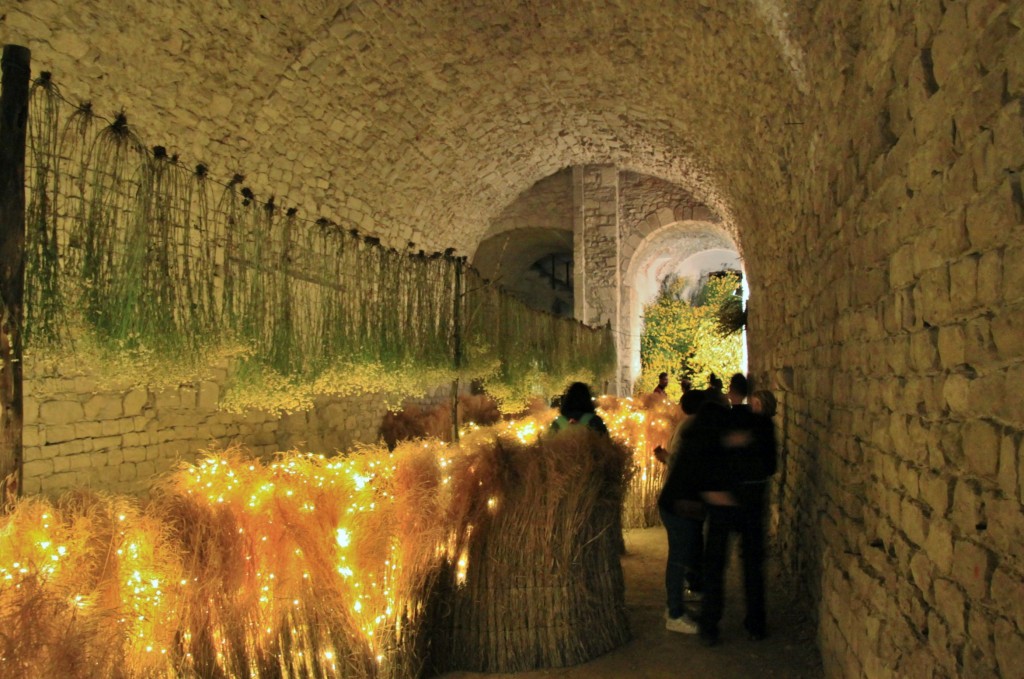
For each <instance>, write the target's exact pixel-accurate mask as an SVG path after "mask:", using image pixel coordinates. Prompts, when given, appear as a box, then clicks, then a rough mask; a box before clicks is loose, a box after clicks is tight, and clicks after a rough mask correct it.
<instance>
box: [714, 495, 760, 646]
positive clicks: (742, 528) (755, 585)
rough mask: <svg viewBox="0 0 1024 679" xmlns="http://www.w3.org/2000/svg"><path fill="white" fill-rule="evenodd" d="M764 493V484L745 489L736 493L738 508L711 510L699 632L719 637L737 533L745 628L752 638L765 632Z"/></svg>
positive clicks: (715, 508) (718, 507) (715, 637)
mask: <svg viewBox="0 0 1024 679" xmlns="http://www.w3.org/2000/svg"><path fill="white" fill-rule="evenodd" d="M764 490H765V484H763V483H761V484H752V485H748V486H744V487H743V488H742V490H740V491H739V492H738V493H737V500H739V502H740V505H739V506H737V507H721V506H714V505H712V506H709V507H708V537H707V544H706V545H705V546H704V600H703V602H702V605H701V613H700V621H699V622H700V633H701V636H703V637H705V638H708V639H717V638H718V623H719V621H721V619H722V610H723V609H724V607H725V567H726V564H727V563H728V561H729V536H730V535H731V534H732V533H738V534H739V536H740V545H741V549H742V551H741V552H740V557H741V559H742V561H743V588H744V594H745V595H746V604H747V615H746V617H745V618H744V620H743V626H744V627H745V628H746V629H747V632H749V633H750V634H752V635H757V636H764V634H765V632H766V621H765V605H764V544H765V538H764Z"/></svg>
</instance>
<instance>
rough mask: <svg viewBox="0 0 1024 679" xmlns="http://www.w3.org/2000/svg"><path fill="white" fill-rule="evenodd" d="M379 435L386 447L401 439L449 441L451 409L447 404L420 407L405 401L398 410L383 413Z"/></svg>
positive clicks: (390, 446) (394, 444)
mask: <svg viewBox="0 0 1024 679" xmlns="http://www.w3.org/2000/svg"><path fill="white" fill-rule="evenodd" d="M380 435H381V438H383V439H384V443H385V444H386V445H387V447H388V448H390V449H393V448H394V447H395V446H396V445H398V443H399V442H401V441H411V440H413V439H422V438H432V439H438V440H441V441H450V440H451V438H452V411H451V408H449V407H448V406H447V405H439V406H436V407H433V408H422V407H420V406H418V405H416V404H415V403H405V404H403V405H402V407H401V409H400V410H389V411H388V412H386V413H384V419H383V420H381V423H380Z"/></svg>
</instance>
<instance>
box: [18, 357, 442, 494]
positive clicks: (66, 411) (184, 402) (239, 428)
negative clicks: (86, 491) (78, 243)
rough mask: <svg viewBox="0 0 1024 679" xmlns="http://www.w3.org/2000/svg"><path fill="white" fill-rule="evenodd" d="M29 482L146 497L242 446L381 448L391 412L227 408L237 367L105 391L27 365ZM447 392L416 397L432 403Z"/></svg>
mask: <svg viewBox="0 0 1024 679" xmlns="http://www.w3.org/2000/svg"><path fill="white" fill-rule="evenodd" d="M26 368H27V370H26V375H25V396H24V414H25V428H24V460H25V462H24V479H23V484H24V486H23V488H24V492H25V493H27V494H36V493H43V494H47V495H55V494H58V493H60V492H61V491H64V490H68V489H71V488H79V487H88V488H92V489H96V490H105V491H111V492H118V493H131V494H144V493H145V492H146V491H147V489H148V488H149V487H150V486H151V485H152V483H153V481H154V480H155V479H156V478H157V477H159V475H161V474H163V473H164V472H166V471H168V470H170V469H172V468H173V467H174V466H175V465H176V464H177V463H178V462H179V461H185V462H193V461H195V459H196V456H197V453H198V452H199V451H201V450H211V449H216V448H223V447H227V446H229V445H233V444H240V445H242V446H243V447H244V448H245V449H247V450H248V451H249V453H250V454H252V455H254V456H257V457H262V458H264V459H266V458H269V456H271V455H272V454H273V453H275V452H277V451H284V450H293V449H296V450H301V451H306V452H314V453H324V454H333V453H335V452H337V451H346V450H349V449H350V448H351V447H352V446H353V445H354V444H356V443H372V442H375V441H376V440H377V438H378V435H379V430H380V424H381V420H382V418H383V416H384V413H385V412H386V408H387V406H386V404H385V401H384V398H383V396H382V395H379V394H369V395H360V396H349V397H319V398H317V399H316V401H315V404H314V405H315V407H314V408H313V409H312V410H310V411H307V412H299V413H293V414H290V415H284V416H282V417H278V416H275V415H271V414H268V413H264V412H260V411H251V412H248V413H245V414H243V415H238V414H233V413H227V412H222V411H220V410H218V408H217V403H218V400H219V398H220V396H221V395H222V393H223V390H224V387H225V384H226V383H227V381H228V379H229V378H230V372H231V365H230V363H229V362H224V363H222V364H221V365H219V366H216V367H214V368H213V369H212V370H211V371H210V374H209V376H208V379H204V380H199V381H196V382H192V383H188V384H182V385H180V386H177V387H174V388H167V389H146V388H132V389H118V388H116V387H100V386H99V385H98V384H97V380H96V379H95V378H94V377H90V376H86V375H76V376H65V375H60V374H57V373H50V374H47V373H44V372H43V371H42V370H37V369H34V368H33V366H32V363H31V361H29V362H28V363H27V364H26ZM448 393H449V390H448V388H447V387H441V388H439V389H438V390H436V392H434V393H431V394H428V395H426V396H424V397H422V398H420V399H417V400H415V402H416V403H417V404H419V405H423V406H427V405H432V404H435V403H438V402H441V401H443V400H446V399H447V396H448Z"/></svg>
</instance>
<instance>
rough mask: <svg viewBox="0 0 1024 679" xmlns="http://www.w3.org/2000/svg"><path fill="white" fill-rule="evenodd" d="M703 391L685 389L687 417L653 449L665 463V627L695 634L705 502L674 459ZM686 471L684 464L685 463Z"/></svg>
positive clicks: (661, 509) (660, 504) (661, 507)
mask: <svg viewBox="0 0 1024 679" xmlns="http://www.w3.org/2000/svg"><path fill="white" fill-rule="evenodd" d="M704 397H705V392H704V391H703V390H701V391H693V390H691V391H688V392H686V393H685V394H683V397H682V398H681V399H680V406H681V407H682V409H683V413H684V414H685V415H686V418H685V419H684V420H683V421H682V422H680V423H679V428H678V430H677V431H676V433H675V434H673V436H672V442H671V443H670V444H669V450H665V449H664V448H660V447H659V448H657V449H655V456H656V457H657V458H658V459H659V460H660V461H662V462H664V463H666V464H667V465H668V470H667V472H666V475H665V485H664V486H663V487H662V492H661V495H660V496H659V498H658V514H659V515H660V516H661V523H662V525H663V526H665V533H666V536H667V538H668V559H667V561H666V563H665V594H666V609H665V628H666V629H668V630H670V631H672V632H681V633H683V634H696V633H697V623H696V621H694V620H693V619H692V618H690V617H689V616H687V615H685V613H686V606H685V604H686V602H687V601H692V602H695V601H699V600H700V598H701V596H702V594H701V592H702V590H703V579H702V576H701V573H702V571H703V559H704V503H703V502H702V501H701V499H700V495H699V494H698V493H697V492H696V491H694V490H693V489H692V488H690V487H688V486H687V485H686V483H685V479H683V477H682V474H684V473H685V471H682V472H677V471H676V470H677V462H678V461H679V459H680V458H681V457H682V456H683V455H684V454H685V452H684V449H685V447H686V442H687V437H688V431H689V429H690V426H691V425H692V423H693V420H694V418H695V416H696V414H697V412H698V411H699V410H700V407H701V405H702V404H703V402H704ZM684 470H685V466H684Z"/></svg>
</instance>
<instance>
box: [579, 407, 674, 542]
mask: <svg viewBox="0 0 1024 679" xmlns="http://www.w3.org/2000/svg"><path fill="white" fill-rule="evenodd" d="M598 413H599V414H600V415H601V417H602V418H603V419H604V421H605V424H606V425H607V426H608V431H609V433H610V434H611V436H612V438H613V439H615V440H616V441H618V442H620V443H621V444H623V445H624V446H626V447H627V448H628V449H629V450H630V451H632V459H631V461H630V465H631V469H632V474H631V476H630V480H629V485H628V487H627V489H626V496H625V499H624V500H623V505H622V525H623V526H624V527H626V528H647V527H650V526H657V525H659V519H658V494H659V493H660V492H661V487H662V485H663V484H664V482H665V465H664V464H662V463H661V462H659V461H658V460H657V458H655V456H654V449H655V448H656V447H658V446H662V447H667V446H668V442H669V439H670V437H671V436H672V432H674V431H675V428H676V426H677V425H678V424H679V422H680V421H681V420H682V410H680V408H679V405H678V404H675V403H673V402H672V401H670V400H669V399H666V398H664V397H661V396H658V395H656V394H648V395H646V396H644V397H642V398H639V399H634V398H616V397H614V396H602V397H601V398H600V399H598Z"/></svg>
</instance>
